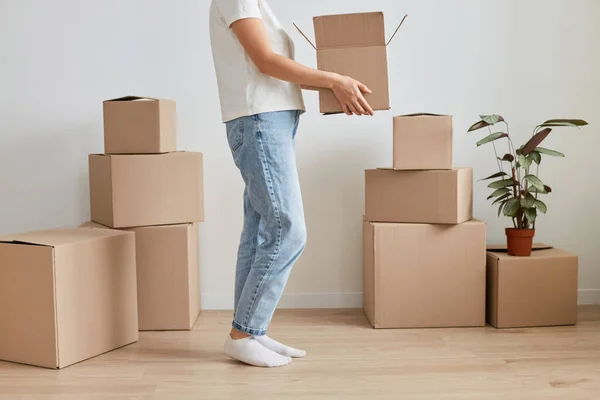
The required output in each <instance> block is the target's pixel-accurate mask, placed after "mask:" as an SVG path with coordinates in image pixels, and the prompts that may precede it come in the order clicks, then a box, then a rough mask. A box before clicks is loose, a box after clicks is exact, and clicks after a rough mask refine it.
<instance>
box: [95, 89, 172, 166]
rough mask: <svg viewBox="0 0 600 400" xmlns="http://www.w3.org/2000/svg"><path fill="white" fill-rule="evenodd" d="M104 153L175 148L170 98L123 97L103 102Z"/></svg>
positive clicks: (135, 152)
mask: <svg viewBox="0 0 600 400" xmlns="http://www.w3.org/2000/svg"><path fill="white" fill-rule="evenodd" d="M103 106H104V152H105V153H107V154H145V153H149V154H151V153H167V152H171V151H175V150H176V148H177V126H176V125H177V118H176V105H175V102H174V101H172V100H164V99H157V98H153V97H137V96H126V97H120V98H117V99H112V100H106V101H104V104H103Z"/></svg>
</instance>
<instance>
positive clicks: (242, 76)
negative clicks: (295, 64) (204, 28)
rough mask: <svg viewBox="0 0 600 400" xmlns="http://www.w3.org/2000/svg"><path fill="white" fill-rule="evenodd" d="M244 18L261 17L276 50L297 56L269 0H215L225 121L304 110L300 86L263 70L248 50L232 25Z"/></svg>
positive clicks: (214, 36)
mask: <svg viewBox="0 0 600 400" xmlns="http://www.w3.org/2000/svg"><path fill="white" fill-rule="evenodd" d="M244 18H260V19H262V21H263V23H264V24H265V27H266V30H267V32H268V34H269V39H270V41H271V48H272V50H273V52H275V53H278V54H280V55H282V56H285V57H288V58H291V59H293V58H294V43H293V42H292V39H291V38H290V36H289V35H288V34H287V32H286V31H285V29H284V28H283V26H282V25H281V24H280V23H279V21H278V20H277V18H276V17H275V15H274V14H273V11H271V9H270V8H269V6H268V5H267V3H266V0H212V3H211V6H210V42H211V46H212V52H213V60H214V63H215V70H216V73H217V83H218V86H219V97H220V99H221V114H222V120H223V122H227V121H231V120H233V119H236V118H239V117H244V116H248V115H254V114H258V113H263V112H269V111H283V110H302V111H304V101H303V99H302V91H301V89H300V86H298V85H296V84H293V83H289V82H285V81H282V80H279V79H275V78H272V77H270V76H268V75H265V74H262V73H261V72H260V71H259V70H258V68H257V67H256V65H255V64H254V62H252V60H251V59H250V57H249V56H248V55H247V54H246V52H245V50H244V48H243V47H242V45H241V44H240V42H239V41H238V39H237V36H236V35H235V34H234V33H233V31H232V30H231V28H230V26H231V24H232V23H234V22H235V21H237V20H240V19H244Z"/></svg>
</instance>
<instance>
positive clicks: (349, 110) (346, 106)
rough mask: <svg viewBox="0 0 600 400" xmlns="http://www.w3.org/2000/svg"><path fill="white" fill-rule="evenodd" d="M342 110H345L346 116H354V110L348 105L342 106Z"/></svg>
mask: <svg viewBox="0 0 600 400" xmlns="http://www.w3.org/2000/svg"><path fill="white" fill-rule="evenodd" d="M342 109H343V110H344V113H345V114H346V115H352V110H351V109H350V107H349V106H348V105H347V104H346V105H344V106H342Z"/></svg>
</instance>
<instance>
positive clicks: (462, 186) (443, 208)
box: [365, 168, 473, 224]
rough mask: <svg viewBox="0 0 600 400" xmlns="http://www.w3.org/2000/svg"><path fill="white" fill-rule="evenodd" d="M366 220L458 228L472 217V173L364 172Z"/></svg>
mask: <svg viewBox="0 0 600 400" xmlns="http://www.w3.org/2000/svg"><path fill="white" fill-rule="evenodd" d="M365 186H366V188H365V205H366V218H367V220H368V221H373V222H417V223H429V224H459V223H461V222H465V221H468V220H470V219H471V218H472V215H473V169H471V168H456V169H453V170H431V171H394V170H392V169H370V170H366V171H365Z"/></svg>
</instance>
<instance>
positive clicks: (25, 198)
mask: <svg viewBox="0 0 600 400" xmlns="http://www.w3.org/2000/svg"><path fill="white" fill-rule="evenodd" d="M208 4H209V0H127V1H124V0H102V1H94V2H93V1H81V0H54V1H44V0H0V57H1V58H0V93H1V97H0V233H10V232H16V231H24V230H32V229H40V228H50V227H57V226H72V225H76V224H78V223H81V222H83V221H85V220H86V219H87V218H89V211H88V200H89V199H88V181H87V154H88V153H93V152H102V150H103V146H102V122H101V119H102V108H101V101H102V100H103V99H106V98H110V97H115V96H120V95H124V94H146V95H152V96H161V97H166V98H172V99H175V100H177V102H178V111H179V118H180V128H181V129H180V136H179V147H180V149H187V150H196V151H202V152H204V153H205V169H206V172H205V179H206V181H205V182H206V216H207V218H206V222H205V223H204V224H203V225H202V228H201V252H202V259H201V262H202V266H201V276H202V291H203V293H204V306H205V308H214V307H228V306H230V305H231V303H232V301H231V296H232V289H233V277H234V263H235V252H236V247H237V240H238V237H239V231H240V229H241V219H242V207H241V204H242V203H241V198H242V181H241V179H240V177H239V173H238V171H237V170H236V169H235V167H234V166H233V163H232V161H231V156H230V154H229V150H228V148H227V144H226V140H225V135H224V127H223V126H222V124H221V123H220V122H219V121H220V120H219V107H218V97H217V89H216V82H215V78H214V71H213V66H212V60H211V53H210V47H209V39H208V24H207V12H208ZM271 6H272V8H273V9H274V10H275V12H276V13H277V14H278V15H279V16H280V19H281V21H282V22H283V23H284V25H285V26H286V27H288V28H289V32H290V33H291V35H292V37H294V38H295V39H296V44H297V49H298V54H297V58H298V59H299V61H301V62H304V63H306V64H309V65H314V64H315V54H314V50H312V48H310V47H309V46H308V45H307V44H306V43H304V41H303V39H302V38H301V37H300V36H299V34H297V33H296V32H295V30H294V29H293V27H292V22H293V21H295V22H297V23H299V24H300V25H301V26H302V27H304V29H305V30H307V31H308V32H309V33H311V34H312V26H311V23H312V20H311V17H312V16H313V15H318V14H328V13H341V12H355V11H369V10H382V11H384V12H385V13H386V19H387V31H388V35H389V34H391V32H392V30H393V25H394V24H395V23H397V21H399V20H400V18H401V17H402V15H404V13H408V14H409V18H408V19H407V21H406V24H405V26H404V27H403V28H402V30H401V32H400V33H399V35H398V36H397V37H396V39H395V40H394V41H393V42H392V44H391V45H390V48H389V70H390V80H391V91H392V103H393V110H392V112H380V113H378V114H377V115H376V116H375V117H374V118H366V117H362V118H358V117H353V118H349V117H346V116H330V117H323V116H320V115H319V114H318V112H317V98H316V95H315V94H307V95H306V96H305V97H306V102H307V106H308V107H309V110H310V111H309V112H308V113H307V114H305V116H304V117H303V118H302V122H301V127H300V131H299V136H298V145H297V152H298V164H299V170H300V179H301V181H302V187H303V194H304V201H305V207H306V218H307V224H308V230H309V235H310V238H309V243H308V248H307V250H306V252H305V254H304V256H303V257H302V259H301V261H300V262H299V263H298V264H297V267H296V269H295V271H294V273H293V274H292V278H291V281H290V283H289V286H288V289H287V292H286V293H287V295H286V297H285V298H284V299H283V305H288V306H300V307H307V306H359V305H360V302H361V297H360V292H361V290H362V288H361V263H362V261H361V251H362V250H361V215H362V213H363V207H364V200H363V198H364V193H363V171H364V169H365V168H371V167H377V166H388V165H390V163H391V150H390V146H391V138H392V136H391V117H392V115H394V114H400V113H405V112H414V111H434V112H442V113H451V114H453V115H455V139H454V140H455V142H454V143H455V163H456V164H457V165H470V166H473V167H474V168H475V174H476V176H477V177H483V176H485V175H487V174H489V173H491V172H494V169H495V162H494V160H493V157H492V149H491V148H481V149H476V148H475V142H476V140H477V137H478V135H477V134H471V135H469V136H467V135H466V134H465V133H464V131H465V130H466V129H467V127H468V126H469V125H470V123H472V122H474V120H475V119H476V118H477V113H494V112H495V113H501V114H502V115H504V116H505V117H506V119H507V120H508V121H509V122H510V123H511V125H512V132H513V134H514V135H518V136H519V137H520V138H522V139H523V140H524V139H525V138H526V137H527V136H528V135H529V132H530V129H531V127H533V125H534V124H536V123H539V122H540V121H542V120H544V119H545V118H553V117H580V118H586V119H588V120H589V122H590V123H591V126H590V127H589V128H587V129H585V130H583V131H581V132H571V131H566V132H555V133H553V134H552V135H551V136H550V137H549V138H548V139H547V143H546V145H547V147H550V148H554V149H557V150H560V151H563V152H565V153H566V154H567V158H566V159H553V160H545V161H544V162H543V165H542V170H541V172H540V176H541V177H542V179H544V180H545V181H547V183H548V184H549V185H551V186H552V187H553V188H554V193H553V194H552V195H550V196H549V198H548V201H547V204H548V208H549V213H548V215H546V216H543V217H542V218H540V220H539V222H538V226H537V227H538V232H537V237H536V239H537V240H538V241H544V242H549V243H551V244H554V245H555V246H558V247H562V248H565V249H568V250H571V251H573V252H575V253H577V254H579V255H580V281H579V284H580V288H581V289H583V290H584V291H582V300H583V301H586V302H587V301H592V300H595V301H597V302H600V271H599V268H598V266H599V265H598V264H599V262H598V257H599V256H600V254H599V252H598V243H599V241H598V236H597V232H598V226H600V213H599V211H598V208H597V202H598V201H597V199H598V198H599V197H600V185H599V183H600V178H599V177H598V175H599V172H600V170H599V168H598V166H597V163H596V156H597V154H598V149H599V148H600V136H599V133H600V129H599V127H600V118H599V117H598V111H599V110H600V98H599V93H600V74H599V72H598V71H600V46H598V43H597V40H598V38H600V28H599V24H598V16H600V2H598V1H597V0H555V1H552V2H550V1H546V0H528V1H519V0H510V1H489V0H454V1H441V0H438V1H433V0H427V1H425V0H406V1H402V2H400V1H397V0H371V1H368V2H363V1H358V0H327V1H326V2H325V1H322V0H321V1H319V0H302V1H296V2H292V1H289V0H271ZM311 36H312V35H311ZM487 193H488V191H487V189H486V188H485V185H483V184H480V185H477V188H476V191H475V205H474V207H475V215H476V217H478V218H480V219H484V220H486V221H487V222H488V223H489V225H488V232H489V239H490V241H492V242H500V241H503V240H504V237H503V228H504V227H505V226H508V223H509V221H508V220H506V219H498V218H496V214H495V209H492V208H490V207H489V205H488V204H487V203H486V201H485V196H487Z"/></svg>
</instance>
